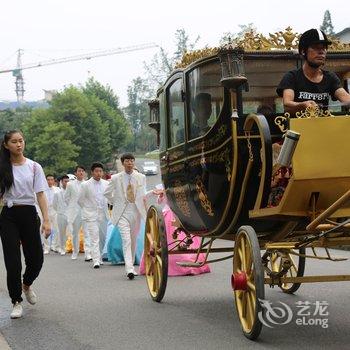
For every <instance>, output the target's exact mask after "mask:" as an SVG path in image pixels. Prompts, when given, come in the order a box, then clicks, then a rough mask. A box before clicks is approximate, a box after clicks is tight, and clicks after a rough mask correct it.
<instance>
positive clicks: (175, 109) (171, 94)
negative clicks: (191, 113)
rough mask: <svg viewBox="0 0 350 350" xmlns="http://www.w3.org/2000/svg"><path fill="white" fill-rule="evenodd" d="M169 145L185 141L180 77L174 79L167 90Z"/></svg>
mask: <svg viewBox="0 0 350 350" xmlns="http://www.w3.org/2000/svg"><path fill="white" fill-rule="evenodd" d="M168 105H169V118H168V120H169V131H170V142H169V144H170V147H173V146H176V145H178V144H180V143H183V142H185V122H184V120H185V115H184V102H183V101H182V79H178V80H176V81H175V82H174V83H173V84H172V85H171V86H170V88H169V90H168Z"/></svg>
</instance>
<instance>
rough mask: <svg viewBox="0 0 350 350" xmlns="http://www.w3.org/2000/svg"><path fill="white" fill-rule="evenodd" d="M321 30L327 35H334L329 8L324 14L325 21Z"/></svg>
mask: <svg viewBox="0 0 350 350" xmlns="http://www.w3.org/2000/svg"><path fill="white" fill-rule="evenodd" d="M320 30H322V31H323V32H324V33H325V34H326V35H334V34H335V33H334V27H333V24H332V18H331V13H330V12H329V10H326V11H325V13H324V15H323V22H322V25H321V26H320Z"/></svg>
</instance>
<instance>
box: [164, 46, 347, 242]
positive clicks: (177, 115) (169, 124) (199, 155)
mask: <svg viewBox="0 0 350 350" xmlns="http://www.w3.org/2000/svg"><path fill="white" fill-rule="evenodd" d="M349 58H350V54H349V53H342V54H341V55H338V54H332V53H330V54H329V55H328V66H329V67H330V68H331V69H332V70H333V71H334V70H335V71H336V72H337V73H338V75H339V76H340V77H341V74H342V64H341V62H343V61H344V62H346V61H348V59H349ZM301 63H302V62H301V59H300V56H299V55H298V54H296V53H295V52H292V51H279V52H273V51H267V52H246V53H244V64H245V71H246V76H247V78H248V84H247V85H245V86H243V88H239V89H238V90H237V91H233V90H228V89H227V88H224V87H223V86H222V85H221V84H220V79H221V68H220V62H219V58H218V56H217V55H215V56H210V57H207V58H204V59H201V60H198V61H196V62H195V63H193V64H191V65H190V66H188V67H187V68H185V69H178V70H176V71H174V72H173V74H172V75H171V76H170V77H169V78H168V80H167V81H166V83H165V84H164V86H163V87H162V88H161V89H160V90H159V91H158V100H159V112H160V113H159V121H160V167H161V175H162V181H163V183H164V187H165V189H166V194H167V199H168V203H169V206H170V207H171V209H172V210H173V211H174V213H175V214H176V216H177V218H178V219H179V221H180V223H181V225H182V227H183V228H184V229H185V230H186V231H188V232H191V233H195V234H196V235H202V236H224V235H230V234H231V233H234V232H236V229H237V227H239V226H241V225H245V224H249V225H254V227H255V230H256V231H257V232H258V233H264V232H269V233H273V232H275V231H276V230H278V229H280V227H281V224H282V223H283V221H276V220H269V221H266V220H256V219H254V220H253V219H251V218H249V210H252V209H259V208H264V207H266V205H267V201H268V195H269V193H270V182H271V169H272V154H271V152H270V153H269V152H268V151H267V153H265V154H264V155H262V154H261V152H262V149H264V148H265V149H266V150H270V149H271V142H274V141H276V140H279V139H281V137H282V132H281V130H280V129H279V128H278V127H277V125H276V123H275V118H276V116H278V115H282V114H283V104H282V99H281V98H279V97H278V96H277V95H276V92H275V91H276V86H277V85H278V83H279V81H280V79H281V78H282V76H283V74H284V73H285V72H287V71H288V70H291V69H295V68H298V67H301ZM347 70H348V64H347V66H346V68H344V71H347ZM198 94H207V95H210V97H211V116H210V118H209V126H208V128H207V129H205V130H204V131H203V132H202V133H201V134H200V135H196V134H195V132H194V127H193V125H194V119H195V116H194V108H193V107H194V104H195V99H196V96H197V95H198ZM259 109H260V110H261V112H260V111H259ZM252 113H253V114H256V115H258V114H259V113H262V114H264V116H261V117H259V116H257V117H256V118H255V119H256V122H257V123H255V122H254V121H253V124H254V125H253V128H252V132H251V134H250V136H249V137H248V136H247V134H246V133H245V132H244V123H245V121H246V118H247V116H248V115H250V114H252ZM258 124H259V127H258ZM248 139H249V142H250V144H251V146H252V147H251V151H252V156H253V158H254V162H253V166H252V169H251V172H250V175H249V176H248V177H247V178H246V171H247V164H248V161H249V156H250V155H249V143H248ZM264 143H265V147H263V146H264V145H263V144H264Z"/></svg>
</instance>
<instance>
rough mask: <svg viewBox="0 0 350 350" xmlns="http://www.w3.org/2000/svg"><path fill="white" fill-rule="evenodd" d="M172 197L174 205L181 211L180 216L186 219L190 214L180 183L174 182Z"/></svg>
mask: <svg viewBox="0 0 350 350" xmlns="http://www.w3.org/2000/svg"><path fill="white" fill-rule="evenodd" d="M174 196H175V201H176V204H177V206H178V207H179V208H180V210H181V211H182V214H183V215H185V216H187V217H190V216H191V212H190V207H189V205H188V201H187V198H186V191H185V188H184V186H183V185H182V184H181V182H180V181H175V183H174Z"/></svg>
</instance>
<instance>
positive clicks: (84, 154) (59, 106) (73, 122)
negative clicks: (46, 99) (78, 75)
mask: <svg viewBox="0 0 350 350" xmlns="http://www.w3.org/2000/svg"><path fill="white" fill-rule="evenodd" d="M50 113H51V115H52V116H53V118H54V120H55V121H56V122H67V123H69V125H70V127H71V128H73V130H74V131H75V137H74V139H73V140H72V142H73V143H74V144H75V145H76V146H79V147H80V153H79V156H78V158H77V162H78V163H79V164H82V165H85V166H89V165H90V164H91V163H92V162H94V161H102V162H107V161H109V160H110V159H111V157H112V147H111V139H110V135H109V132H108V126H107V124H106V123H103V122H102V120H101V118H100V117H99V114H98V112H97V111H96V108H95V107H94V106H93V104H92V103H91V102H90V101H89V99H88V97H87V96H86V95H85V94H84V93H83V92H82V91H81V90H79V89H78V88H76V87H73V86H71V87H68V88H66V89H65V90H64V91H63V92H62V93H58V94H57V95H55V97H54V98H53V99H52V101H51V107H50Z"/></svg>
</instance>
